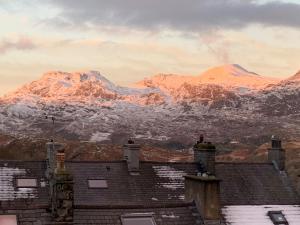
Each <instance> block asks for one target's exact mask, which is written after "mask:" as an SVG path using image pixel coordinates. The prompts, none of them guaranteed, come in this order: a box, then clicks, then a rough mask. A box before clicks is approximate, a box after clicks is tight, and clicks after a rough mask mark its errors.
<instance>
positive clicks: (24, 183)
mask: <svg viewBox="0 0 300 225" xmlns="http://www.w3.org/2000/svg"><path fill="white" fill-rule="evenodd" d="M17 187H18V188H32V187H37V180H36V179H32V178H17Z"/></svg>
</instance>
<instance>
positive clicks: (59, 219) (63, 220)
mask: <svg viewBox="0 0 300 225" xmlns="http://www.w3.org/2000/svg"><path fill="white" fill-rule="evenodd" d="M55 159H56V160H55V161H56V167H55V169H54V173H53V176H51V178H50V198H51V212H52V217H53V220H54V221H55V224H73V206H74V200H73V177H72V175H71V174H70V173H69V172H68V171H67V170H66V167H65V151H64V149H59V150H57V153H56V157H55Z"/></svg>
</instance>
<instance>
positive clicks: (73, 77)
mask: <svg viewBox="0 0 300 225" xmlns="http://www.w3.org/2000/svg"><path fill="white" fill-rule="evenodd" d="M41 79H51V80H52V79H55V80H62V81H67V82H72V83H74V82H85V81H101V82H104V83H111V82H110V81H109V80H108V79H106V78H105V77H104V76H103V75H101V73H100V72H98V71H93V70H91V71H85V72H74V73H67V72H61V71H49V72H47V73H45V74H44V75H43V76H42V78H41Z"/></svg>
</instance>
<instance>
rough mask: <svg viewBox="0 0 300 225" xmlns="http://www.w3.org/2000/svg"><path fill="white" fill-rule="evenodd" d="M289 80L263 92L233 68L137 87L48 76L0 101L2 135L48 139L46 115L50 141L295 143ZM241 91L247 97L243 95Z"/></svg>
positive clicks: (294, 100) (89, 75)
mask: <svg viewBox="0 0 300 225" xmlns="http://www.w3.org/2000/svg"><path fill="white" fill-rule="evenodd" d="M249 80H250V81H249ZM287 80H289V79H287ZM287 80H285V81H281V82H279V83H276V84H273V85H269V87H268V88H264V87H263V86H264V85H265V84H270V83H272V82H275V81H273V80H271V81H270V80H268V78H264V77H261V76H259V75H256V74H254V73H251V72H248V71H246V70H245V69H243V68H241V67H239V66H237V65H226V66H222V67H218V68H215V69H212V70H209V71H207V72H205V73H203V74H202V75H200V76H194V77H193V76H179V75H157V76H154V77H152V78H149V79H145V80H144V81H141V82H139V83H138V84H137V86H138V87H139V88H130V87H120V86H117V85H114V84H113V83H112V82H110V81H108V80H107V79H106V78H105V77H103V76H102V75H101V74H100V73H98V72H94V71H91V72H84V73H64V72H49V73H47V74H45V75H44V76H43V77H42V78H41V79H40V80H37V81H35V82H32V83H31V84H28V85H25V86H24V87H22V88H20V89H19V90H17V91H16V92H14V93H12V94H10V95H8V96H6V97H5V98H2V99H1V98H0V132H3V133H10V134H13V135H21V136H22V135H30V136H35V137H38V136H42V137H43V138H45V137H47V138H48V137H49V136H51V135H52V129H53V126H52V123H51V121H50V122H49V121H45V118H44V117H45V116H43V115H45V114H47V115H53V116H55V118H57V120H56V123H55V128H54V130H55V135H56V136H63V137H65V138H70V139H80V140H96V139H97V140H100V139H101V140H103V141H111V142H113V143H115V142H118V143H121V142H123V141H124V137H125V138H126V137H128V136H131V137H136V138H139V139H143V140H148V141H149V140H150V141H158V140H160V141H162V142H164V144H166V145H170V146H181V144H182V143H184V144H186V143H189V141H191V140H193V138H196V137H198V135H199V132H203V131H204V132H206V134H207V135H208V136H209V135H211V136H212V137H214V140H216V139H218V140H217V141H219V142H226V141H228V140H232V139H234V140H237V141H238V142H240V143H243V144H244V143H246V144H249V143H250V144H254V145H255V144H260V143H263V142H265V141H266V138H269V136H270V135H272V134H274V132H276V134H281V135H283V136H284V135H287V134H288V135H289V136H292V137H295V138H297V137H299V138H300V136H299V134H300V128H299V127H300V124H299V123H300V120H299V111H300V104H299V101H300V92H299V88H297V87H299V86H297V85H295V84H297V82H296V81H297V80H298V75H297V76H294V77H293V78H291V79H290V80H292V81H289V82H290V83H293V85H286V83H285V82H287ZM295 80H296V81H295ZM247 85H248V86H247ZM241 87H243V88H245V89H250V90H251V91H250V92H244V93H243V94H241V91H240V88H241ZM290 90H292V91H290ZM258 131H259V132H258ZM245 137H247V138H245ZM104 139H105V140H104Z"/></svg>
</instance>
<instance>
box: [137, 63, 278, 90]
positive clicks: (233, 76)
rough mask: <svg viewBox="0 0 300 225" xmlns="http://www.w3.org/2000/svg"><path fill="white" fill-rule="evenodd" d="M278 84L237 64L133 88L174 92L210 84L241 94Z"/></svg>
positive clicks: (159, 77) (148, 80) (166, 77)
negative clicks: (184, 86) (185, 86)
mask: <svg viewBox="0 0 300 225" xmlns="http://www.w3.org/2000/svg"><path fill="white" fill-rule="evenodd" d="M278 82H279V80H278V79H275V78H268V77H264V76H260V75H258V74H256V73H253V72H249V71H247V70H246V69H244V68H242V67H241V66H239V65H237V64H229V65H223V66H219V67H215V68H211V69H209V70H207V71H206V72H204V73H202V74H201V75H199V76H180V75H172V74H167V75H166V74H160V75H155V76H153V77H150V78H146V79H144V80H143V81H140V82H138V83H136V84H135V86H136V87H140V88H146V87H148V88H159V89H161V90H164V91H169V92H172V91H173V92H174V91H175V90H179V89H182V88H181V86H183V85H191V86H199V85H207V84H212V85H219V86H221V87H223V88H226V89H229V90H232V91H237V92H239V93H243V92H248V91H252V90H259V89H262V88H264V87H266V86H267V85H270V84H275V83H278Z"/></svg>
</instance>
